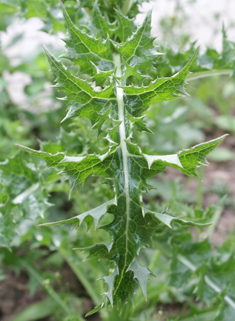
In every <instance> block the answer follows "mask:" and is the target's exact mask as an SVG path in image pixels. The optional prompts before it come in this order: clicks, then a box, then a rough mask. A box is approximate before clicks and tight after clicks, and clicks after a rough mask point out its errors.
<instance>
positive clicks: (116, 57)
mask: <svg viewBox="0 0 235 321" xmlns="http://www.w3.org/2000/svg"><path fill="white" fill-rule="evenodd" d="M114 64H115V67H116V68H117V70H116V76H117V77H121V76H122V70H121V59H120V55H119V54H114ZM116 93H117V102H118V119H119V120H120V121H121V124H120V126H119V133H120V147H121V151H122V160H123V173H124V192H125V196H126V228H125V235H126V251H125V261H124V266H126V261H127V253H128V229H129V220H130V195H129V169H128V150H127V146H126V129H125V117H124V101H123V89H122V88H120V87H118V86H116ZM124 273H125V269H123V270H122V275H121V278H120V282H121V280H122V276H123V274H124ZM117 288H118V286H117V287H116V289H117Z"/></svg>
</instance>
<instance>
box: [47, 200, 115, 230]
mask: <svg viewBox="0 0 235 321" xmlns="http://www.w3.org/2000/svg"><path fill="white" fill-rule="evenodd" d="M111 205H116V200H115V199H112V200H110V201H108V202H106V203H104V204H102V205H100V206H98V207H96V208H94V209H92V210H90V211H87V212H85V213H83V214H79V215H77V216H74V217H72V218H69V219H67V220H62V221H57V222H52V223H44V224H41V226H54V225H63V224H68V223H72V224H73V225H74V226H76V225H78V226H80V225H81V224H82V222H83V221H84V222H86V223H87V228H88V230H89V228H90V227H91V224H92V222H93V221H94V223H95V228H97V225H98V223H99V220H100V218H101V217H102V216H103V215H104V214H105V213H107V211H108V209H109V208H110V206H111Z"/></svg>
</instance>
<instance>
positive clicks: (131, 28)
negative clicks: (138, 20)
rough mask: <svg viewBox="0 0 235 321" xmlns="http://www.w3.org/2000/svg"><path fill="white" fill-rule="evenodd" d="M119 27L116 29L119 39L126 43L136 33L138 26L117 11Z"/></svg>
mask: <svg viewBox="0 0 235 321" xmlns="http://www.w3.org/2000/svg"><path fill="white" fill-rule="evenodd" d="M115 12H116V15H117V21H118V26H117V28H116V29H115V34H116V35H117V36H118V37H119V39H120V40H121V41H123V42H124V41H126V40H127V38H129V37H131V35H132V34H133V33H134V32H135V31H136V25H135V23H134V19H129V18H128V17H126V16H124V15H123V14H122V12H121V11H119V10H116V11H115Z"/></svg>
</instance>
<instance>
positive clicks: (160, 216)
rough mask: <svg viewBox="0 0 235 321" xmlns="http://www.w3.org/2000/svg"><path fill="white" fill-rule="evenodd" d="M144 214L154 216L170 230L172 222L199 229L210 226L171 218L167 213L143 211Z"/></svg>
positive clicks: (174, 217)
mask: <svg viewBox="0 0 235 321" xmlns="http://www.w3.org/2000/svg"><path fill="white" fill-rule="evenodd" d="M145 213H148V214H152V215H154V216H155V217H156V218H157V220H159V221H160V222H161V223H163V224H165V225H166V226H168V227H169V228H172V226H171V224H172V222H176V223H179V224H181V225H189V226H201V227H206V226H209V225H211V223H197V222H192V221H188V220H185V219H182V218H180V217H177V216H172V215H170V214H168V213H156V212H151V211H149V210H147V209H146V210H145Z"/></svg>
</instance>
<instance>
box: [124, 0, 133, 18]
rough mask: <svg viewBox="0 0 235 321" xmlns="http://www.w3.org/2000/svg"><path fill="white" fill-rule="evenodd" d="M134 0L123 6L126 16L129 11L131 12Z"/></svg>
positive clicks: (126, 2) (128, 0)
mask: <svg viewBox="0 0 235 321" xmlns="http://www.w3.org/2000/svg"><path fill="white" fill-rule="evenodd" d="M132 3H133V0H126V1H125V2H124V3H123V5H122V13H123V14H124V16H126V15H127V13H128V11H129V10H130V8H131V6H132Z"/></svg>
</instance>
